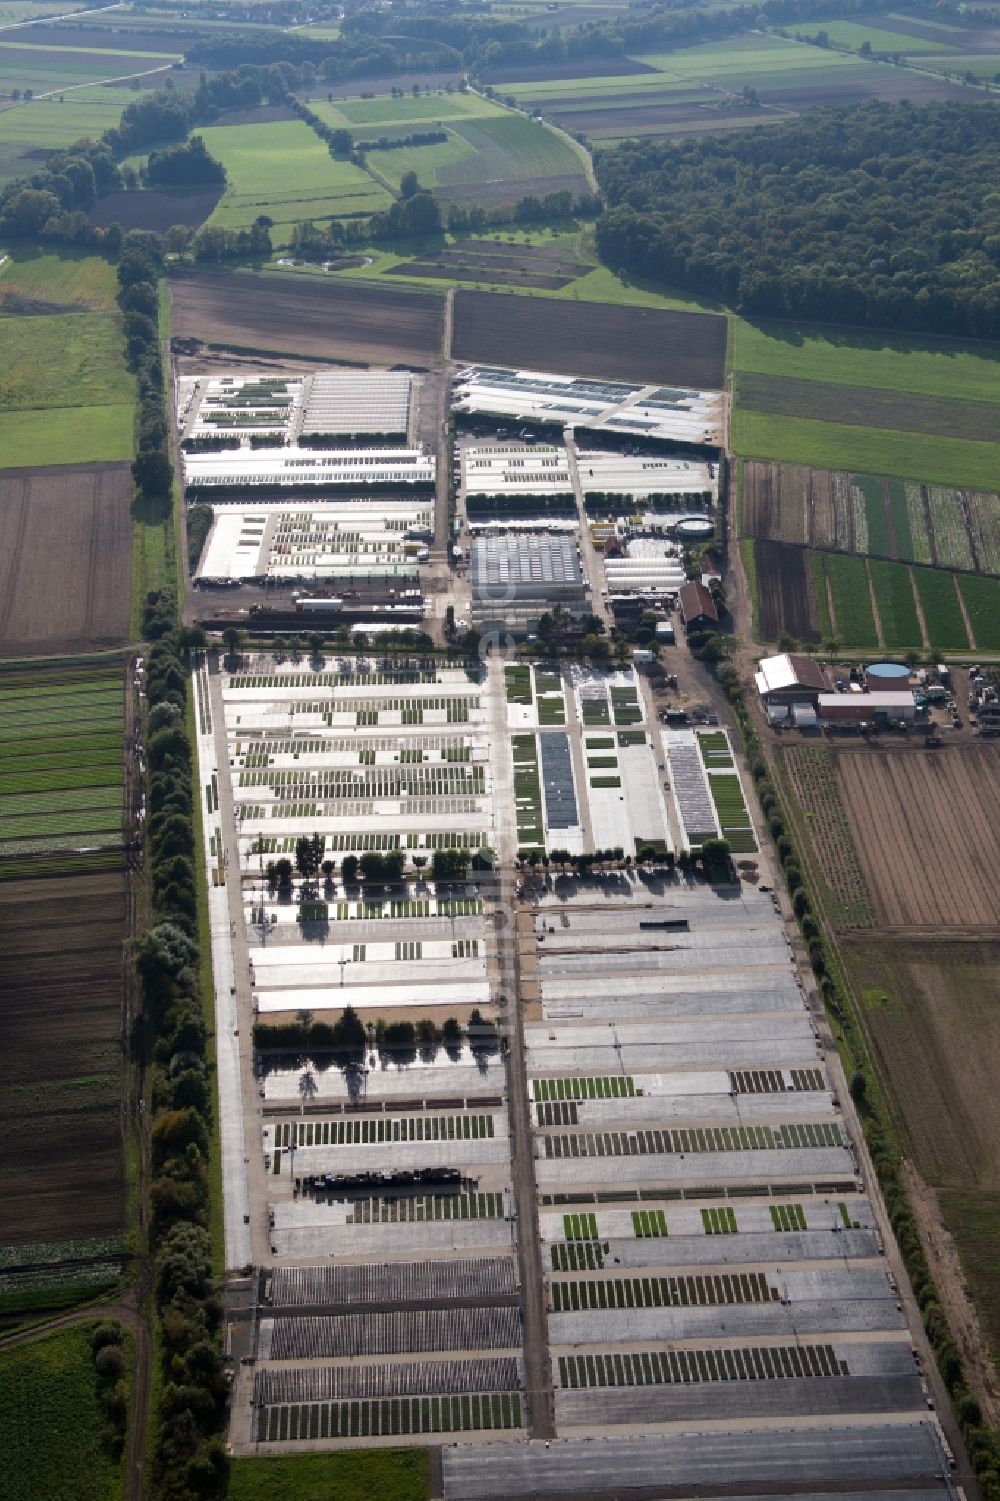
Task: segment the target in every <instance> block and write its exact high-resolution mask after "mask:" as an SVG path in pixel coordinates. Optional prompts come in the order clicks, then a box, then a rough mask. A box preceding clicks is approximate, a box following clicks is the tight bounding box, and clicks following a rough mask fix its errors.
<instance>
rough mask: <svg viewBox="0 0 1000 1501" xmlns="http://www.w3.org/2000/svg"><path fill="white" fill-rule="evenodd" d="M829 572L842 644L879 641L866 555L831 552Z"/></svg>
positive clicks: (854, 644)
mask: <svg viewBox="0 0 1000 1501" xmlns="http://www.w3.org/2000/svg"><path fill="white" fill-rule="evenodd" d="M826 572H827V577H828V578H829V580H830V592H831V594H832V595H833V613H834V615H835V616H836V634H837V639H838V640H839V641H840V643H841V645H842V646H845V647H848V648H854V647H865V646H875V645H877V642H878V638H877V636H876V632H875V619H874V617H873V615H872V602H871V595H870V594H869V592H868V578H867V575H866V573H865V564H864V559H863V558H855V557H850V556H848V555H847V554H845V553H839V552H828V553H827V554H826Z"/></svg>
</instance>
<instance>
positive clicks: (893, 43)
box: [810, 16, 955, 57]
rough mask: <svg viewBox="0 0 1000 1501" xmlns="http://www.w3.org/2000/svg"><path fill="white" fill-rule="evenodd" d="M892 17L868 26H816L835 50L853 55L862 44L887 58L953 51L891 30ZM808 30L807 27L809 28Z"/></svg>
mask: <svg viewBox="0 0 1000 1501" xmlns="http://www.w3.org/2000/svg"><path fill="white" fill-rule="evenodd" d="M892 19H893V18H892V17H891V16H890V17H889V19H888V21H885V20H882V19H881V18H880V22H879V24H878V25H877V26H875V25H872V26H869V25H867V24H866V23H865V22H863V21H840V20H836V21H823V22H820V23H818V24H819V25H820V26H821V27H822V29H823V31H825V32H826V34H827V36H828V37H829V38H830V41H831V42H833V44H834V46H835V47H847V48H848V49H849V50H850V51H851V52H857V51H858V49H859V48H860V47H862V46H864V44H865V42H867V43H868V45H869V46H870V47H871V49H872V51H873V52H887V53H889V54H890V56H892V55H895V54H897V53H898V54H899V55H900V56H903V57H906V56H908V55H909V54H910V53H921V52H943V53H948V52H954V51H955V48H954V46H953V45H950V44H949V43H948V42H946V41H945V40H944V39H943V36H942V39H941V40H937V41H935V40H933V39H932V38H931V37H930V36H914V35H912V34H906V33H905V32H903V31H896V30H894V29H893V28H892ZM810 30H811V28H810Z"/></svg>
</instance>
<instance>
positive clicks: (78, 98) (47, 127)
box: [0, 85, 143, 183]
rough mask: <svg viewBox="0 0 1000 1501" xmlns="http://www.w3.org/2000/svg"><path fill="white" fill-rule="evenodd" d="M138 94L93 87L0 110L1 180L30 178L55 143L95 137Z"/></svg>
mask: <svg viewBox="0 0 1000 1501" xmlns="http://www.w3.org/2000/svg"><path fill="white" fill-rule="evenodd" d="M142 92H143V91H141V90H140V91H139V92H138V93H133V92H132V90H131V89H127V90H126V89H123V88H102V87H100V86H99V85H98V86H96V87H94V88H86V89H79V90H77V91H74V92H72V93H70V94H67V95H65V96H62V97H60V96H59V95H58V94H57V95H56V96H55V97H54V98H51V99H32V100H31V101H30V103H26V104H25V103H21V104H12V105H9V106H8V107H7V108H6V109H0V183H4V182H8V181H9V180H10V179H11V178H12V177H28V176H30V175H31V173H32V172H35V171H37V169H38V166H39V163H40V161H41V160H42V159H43V158H44V157H45V156H46V155H47V154H48V153H49V152H50V151H55V150H57V149H58V148H59V147H60V146H70V145H72V144H73V142H74V141H78V140H80V139H81V137H83V136H91V137H93V138H95V139H96V137H97V136H99V135H101V134H102V133H103V132H104V131H105V130H109V129H110V128H111V127H112V126H113V125H117V124H118V121H119V120H120V119H121V114H122V110H123V109H124V108H125V106H126V104H130V103H131V102H132V101H133V100H134V99H138V98H141V97H142Z"/></svg>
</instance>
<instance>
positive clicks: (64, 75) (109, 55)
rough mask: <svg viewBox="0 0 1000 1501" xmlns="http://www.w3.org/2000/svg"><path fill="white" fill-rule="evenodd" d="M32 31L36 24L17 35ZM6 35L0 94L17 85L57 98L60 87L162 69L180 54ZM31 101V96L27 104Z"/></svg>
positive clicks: (0, 40)
mask: <svg viewBox="0 0 1000 1501" xmlns="http://www.w3.org/2000/svg"><path fill="white" fill-rule="evenodd" d="M35 31H36V28H35V27H31V28H30V29H29V30H28V31H24V32H19V33H17V35H18V36H20V37H32V38H33V37H34V33H35ZM10 35H11V33H10V32H5V33H2V34H0V95H9V94H12V92H13V90H14V89H20V90H21V92H22V94H23V93H24V91H25V89H30V90H31V91H32V92H33V94H35V95H37V96H38V97H39V99H41V100H43V101H44V100H45V99H46V98H47V97H48V96H50V95H55V96H56V99H57V100H58V96H59V94H60V92H61V91H63V90H74V89H78V88H80V87H82V86H83V85H86V84H95V85H98V86H100V85H102V84H103V85H106V84H110V83H112V82H114V81H116V80H120V79H126V78H137V77H138V78H142V77H144V76H145V75H148V74H152V73H155V72H157V71H159V70H163V71H166V70H167V69H168V68H169V67H170V65H171V63H172V62H175V61H177V60H178V58H179V57H180V54H179V53H178V52H169V53H165V52H162V51H161V52H150V51H142V52H115V51H112V50H110V49H108V50H105V51H101V50H97V49H90V48H78V47H72V46H58V47H44V46H39V45H37V43H35V42H34V41H16V42H14V41H10V40H9V37H10ZM34 102H35V101H34V99H32V100H31V104H32V105H33V104H34ZM125 103H127V100H126V101H125ZM125 103H123V105H122V108H123V109H124V107H125ZM120 113H121V111H119V114H120Z"/></svg>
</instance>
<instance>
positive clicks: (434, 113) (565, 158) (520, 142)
mask: <svg viewBox="0 0 1000 1501" xmlns="http://www.w3.org/2000/svg"><path fill="white" fill-rule="evenodd" d="M313 108H314V110H315V112H316V114H318V115H319V116H320V118H321V119H322V120H324V121H325V122H326V123H327V124H329V125H333V126H335V127H338V126H345V127H347V128H348V129H350V130H351V131H352V134H353V136H354V139H355V141H359V140H360V141H372V140H376V141H377V140H378V139H379V137H380V136H386V137H389V138H391V137H393V136H400V135H409V134H411V133H413V132H415V131H417V132H419V131H427V130H444V131H445V132H446V133H447V137H448V139H447V140H446V141H441V142H437V143H435V144H433V145H428V146H411V147H400V148H399V149H395V150H378V149H374V150H370V151H368V152H367V153H366V156H367V159H368V162H369V164H370V166H371V168H372V170H373V171H374V172H375V173H376V174H377V175H378V176H379V177H383V178H385V179H386V180H387V181H388V182H390V183H391V184H392V185H393V187H398V185H399V181H400V179H401V177H402V176H403V174H404V173H405V172H411V171H412V172H416V174H417V176H418V178H419V179H420V182H421V184H422V185H423V186H424V187H425V188H429V189H431V190H432V191H434V192H435V193H436V194H437V195H438V196H439V197H441V198H445V199H448V198H469V197H471V198H475V200H476V201H477V202H503V201H504V200H505V199H510V198H519V197H522V196H523V195H524V194H525V193H536V194H542V193H548V192H555V191H557V190H558V189H561V188H568V189H569V190H570V191H571V192H572V193H574V194H576V193H580V192H585V191H586V190H587V179H586V175H585V162H584V157H583V154H582V152H581V151H580V150H579V148H578V147H576V146H575V145H573V144H572V143H571V142H569V141H567V140H565V139H564V138H563V137H562V136H559V135H556V134H555V133H554V132H553V131H551V130H548V129H546V127H545V126H544V125H540V124H538V123H537V122H536V121H535V120H531V119H528V118H526V117H525V116H524V115H522V114H519V113H513V112H511V111H510V110H506V109H502V108H501V107H500V106H499V105H496V104H491V103H490V102H489V100H486V99H483V98H481V97H480V95H478V94H474V93H472V92H469V91H466V92H457V93H451V94H435V95H421V96H420V97H419V98H417V97H415V96H413V95H407V96H404V97H403V98H398V97H397V98H392V97H391V96H389V97H385V98H381V99H378V98H376V99H350V100H344V101H341V102H338V103H336V104H330V103H326V104H324V103H323V102H321V101H317V102H316V103H315V104H314V105H313Z"/></svg>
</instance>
